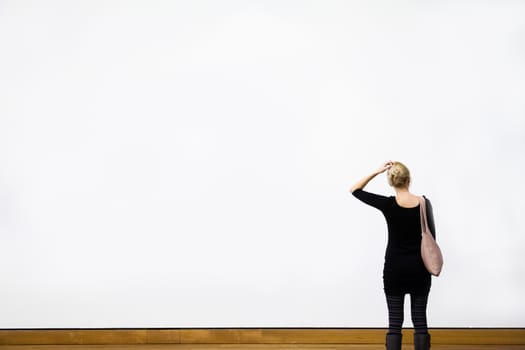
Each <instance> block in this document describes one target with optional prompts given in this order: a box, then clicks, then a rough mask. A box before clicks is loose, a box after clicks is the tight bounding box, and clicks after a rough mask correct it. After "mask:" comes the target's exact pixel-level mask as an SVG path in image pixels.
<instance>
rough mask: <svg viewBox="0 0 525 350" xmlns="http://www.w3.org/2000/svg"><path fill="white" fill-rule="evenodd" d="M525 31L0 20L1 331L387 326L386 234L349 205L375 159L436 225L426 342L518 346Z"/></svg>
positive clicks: (491, 6) (71, 10)
mask: <svg viewBox="0 0 525 350" xmlns="http://www.w3.org/2000/svg"><path fill="white" fill-rule="evenodd" d="M523 18H525V5H524V3H523V2H520V1H484V2H478V1H441V2H434V1H400V2H399V1H398V2H395V3H393V2H389V1H352V2H350V1H311V2H305V1H282V0H281V1H264V2H263V1H142V2H141V1H129V2H128V1H126V2H122V1H44V2H34V1H2V2H0V47H1V54H0V76H1V79H0V99H1V100H0V140H1V147H0V181H1V182H0V209H1V210H0V225H1V226H0V230H1V234H0V237H1V238H0V239H1V241H0V246H1V247H2V254H0V272H1V276H2V281H3V283H2V288H0V310H2V312H0V327H1V328H40V327H43V328H44V327H45V328H53V327H61V328H70V327H384V326H386V323H387V317H386V303H385V302H384V296H383V290H382V280H381V273H382V264H383V255H384V249H385V244H386V227H385V224H384V219H383V218H382V216H381V214H380V213H379V212H378V211H376V210H375V209H373V208H370V207H367V206H365V205H363V204H362V203H360V202H358V201H357V200H356V199H354V198H353V197H352V196H351V195H350V194H349V192H348V189H349V187H350V186H351V185H352V184H353V183H354V182H355V181H357V180H358V179H359V178H361V177H363V176H364V175H366V174H367V173H369V172H370V171H372V170H373V169H375V168H376V167H377V166H378V165H379V164H380V163H381V162H382V161H384V160H386V159H396V160H401V161H403V162H405V163H406V164H407V165H408V166H409V167H410V168H411V171H412V174H413V177H414V179H413V188H412V189H413V190H414V192H416V193H424V194H426V195H427V196H428V197H429V198H430V199H431V200H432V201H433V204H434V209H435V216H436V226H437V235H438V241H439V242H440V244H441V246H442V249H443V251H444V256H445V267H444V271H443V274H442V276H441V277H439V278H437V279H434V280H433V288H432V292H431V298H430V304H429V324H430V326H432V327H524V326H525V317H524V315H525V301H524V299H523V295H525V280H524V279H523V276H525V261H524V257H523V254H522V248H523V246H524V244H525V235H524V234H525V229H524V226H523V224H522V219H521V216H522V213H523V210H524V209H525V203H524V197H525V191H524V187H523V183H522V179H523V178H524V175H525V174H524V165H523V150H524V149H525V147H524V146H525V145H524V139H525V138H524V136H525V135H524V131H525V127H524V122H525V119H524V116H525V114H524V113H525V104H524V98H523V97H524V93H525V66H524V64H523V62H525V49H524V46H523V42H524V33H525V25H524V22H523ZM368 189H369V190H370V191H374V192H377V193H383V194H387V195H390V194H392V191H391V189H390V188H389V187H388V186H387V184H386V181H385V178H384V177H382V176H381V177H378V178H377V179H375V180H374V181H373V182H372V183H370V185H369V187H368ZM408 303H409V302H408V299H407V308H408ZM407 311H408V310H407ZM405 325H406V326H410V325H411V323H410V318H409V316H408V314H407V317H406V322H405Z"/></svg>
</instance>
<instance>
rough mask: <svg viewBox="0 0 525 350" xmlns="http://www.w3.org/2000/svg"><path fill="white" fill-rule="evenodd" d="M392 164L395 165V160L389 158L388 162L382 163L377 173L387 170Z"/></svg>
mask: <svg viewBox="0 0 525 350" xmlns="http://www.w3.org/2000/svg"><path fill="white" fill-rule="evenodd" d="M392 165H394V162H393V161H391V160H387V161H386V162H384V163H383V164H381V166H380V167H379V168H378V169H377V173H378V174H381V173H383V172H385V171H387V170H388V169H390V168H391V167H392Z"/></svg>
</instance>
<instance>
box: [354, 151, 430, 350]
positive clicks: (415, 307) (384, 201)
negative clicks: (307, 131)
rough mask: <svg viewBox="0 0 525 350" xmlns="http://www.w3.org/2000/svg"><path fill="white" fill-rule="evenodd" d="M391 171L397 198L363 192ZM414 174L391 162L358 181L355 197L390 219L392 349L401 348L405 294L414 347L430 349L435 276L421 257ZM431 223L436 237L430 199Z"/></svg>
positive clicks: (387, 272)
mask: <svg viewBox="0 0 525 350" xmlns="http://www.w3.org/2000/svg"><path fill="white" fill-rule="evenodd" d="M385 171H387V179H388V183H389V184H390V186H392V187H394V190H395V192H396V195H395V197H394V196H390V197H385V196H381V195H378V194H374V193H370V192H366V191H363V188H364V187H365V186H366V185H367V184H368V182H369V181H370V180H372V179H373V178H374V177H375V176H377V175H379V174H381V173H383V172H385ZM409 186H410V172H409V170H408V168H407V167H406V166H405V165H403V164H402V163H400V162H392V161H387V162H385V163H384V164H383V165H382V166H381V167H379V168H378V169H377V170H376V171H374V172H373V173H371V174H370V175H368V176H366V177H365V178H363V179H362V180H361V181H359V182H357V183H356V184H355V185H354V186H353V187H352V188H351V190H350V191H351V192H352V194H353V195H354V196H355V197H356V198H358V199H359V200H361V201H363V202H364V203H366V204H368V205H371V206H372V207H374V208H377V209H379V210H380V211H381V212H382V213H383V215H384V216H385V218H386V223H387V227H388V244H387V248H386V254H385V265H384V269H383V286H384V291H385V295H386V301H387V306H388V319H389V328H388V333H387V335H386V348H387V349H388V350H398V349H401V340H402V335H401V328H402V325H403V316H404V315H403V310H404V301H405V294H410V302H411V313H412V322H413V324H414V330H415V333H414V348H415V350H423V349H429V348H430V335H429V334H428V328H427V317H426V308H427V300H428V294H429V292H430V285H431V275H430V273H429V272H428V271H427V269H426V268H425V265H424V264H423V260H422V258H421V223H420V214H419V200H418V197H417V196H416V195H414V194H412V193H410V191H409ZM425 200H426V207H427V220H428V225H429V228H430V230H431V231H432V234H433V235H435V229H434V219H433V215H432V206H431V204H430V201H429V200H428V199H426V198H425Z"/></svg>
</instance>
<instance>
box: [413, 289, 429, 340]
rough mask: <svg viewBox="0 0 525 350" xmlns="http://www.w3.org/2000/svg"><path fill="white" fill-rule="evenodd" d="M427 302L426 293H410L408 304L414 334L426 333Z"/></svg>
mask: <svg viewBox="0 0 525 350" xmlns="http://www.w3.org/2000/svg"><path fill="white" fill-rule="evenodd" d="M427 302H428V294H425V295H413V294H410V304H411V311H412V323H413V324H414V332H415V333H416V334H427V333H428V327H427Z"/></svg>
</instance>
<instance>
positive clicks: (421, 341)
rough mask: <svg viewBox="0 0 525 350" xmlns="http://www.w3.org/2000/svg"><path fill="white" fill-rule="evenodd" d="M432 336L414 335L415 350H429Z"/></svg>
mask: <svg viewBox="0 0 525 350" xmlns="http://www.w3.org/2000/svg"><path fill="white" fill-rule="evenodd" d="M429 349H430V334H417V333H414V350H429Z"/></svg>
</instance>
